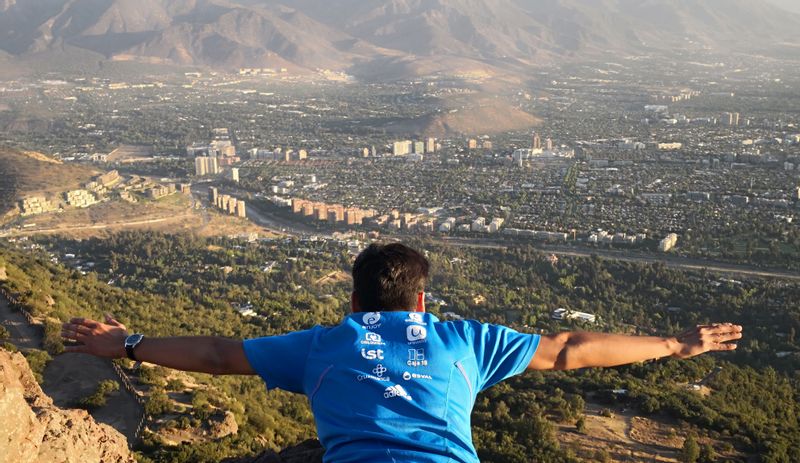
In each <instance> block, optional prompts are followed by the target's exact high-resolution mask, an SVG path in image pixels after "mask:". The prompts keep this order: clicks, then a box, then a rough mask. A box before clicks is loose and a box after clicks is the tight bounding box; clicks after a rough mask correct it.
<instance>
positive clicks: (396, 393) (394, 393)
mask: <svg viewBox="0 0 800 463" xmlns="http://www.w3.org/2000/svg"><path fill="white" fill-rule="evenodd" d="M383 397H384V398H385V399H391V398H392V397H402V398H404V399H406V400H408V401H411V400H413V399H412V398H411V396H410V395H408V392H406V390H405V389H404V388H403V386H401V385H399V384H395V385H393V386H389V387H387V388H386V390H384V391H383Z"/></svg>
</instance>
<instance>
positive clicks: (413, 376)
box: [403, 371, 433, 381]
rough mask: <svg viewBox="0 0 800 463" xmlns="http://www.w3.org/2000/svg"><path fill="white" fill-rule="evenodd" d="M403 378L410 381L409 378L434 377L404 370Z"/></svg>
mask: <svg viewBox="0 0 800 463" xmlns="http://www.w3.org/2000/svg"><path fill="white" fill-rule="evenodd" d="M403 379H404V380H406V381H409V380H412V379H433V378H432V377H431V375H423V374H420V373H409V372H407V371H404V372H403Z"/></svg>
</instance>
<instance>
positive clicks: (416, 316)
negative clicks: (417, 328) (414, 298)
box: [406, 312, 425, 325]
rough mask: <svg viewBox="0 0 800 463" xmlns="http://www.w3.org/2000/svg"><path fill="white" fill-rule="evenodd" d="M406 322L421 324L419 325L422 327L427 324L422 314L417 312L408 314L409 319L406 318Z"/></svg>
mask: <svg viewBox="0 0 800 463" xmlns="http://www.w3.org/2000/svg"><path fill="white" fill-rule="evenodd" d="M406 322H407V323H419V324H422V325H424V324H425V322H424V321H423V320H422V314H421V313H416V312H411V313H410V314H408V318H406Z"/></svg>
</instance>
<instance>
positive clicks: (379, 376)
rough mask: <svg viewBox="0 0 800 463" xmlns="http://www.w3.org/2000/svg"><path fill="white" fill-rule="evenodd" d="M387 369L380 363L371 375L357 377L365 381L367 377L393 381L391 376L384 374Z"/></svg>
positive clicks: (374, 379)
mask: <svg viewBox="0 0 800 463" xmlns="http://www.w3.org/2000/svg"><path fill="white" fill-rule="evenodd" d="M387 370H388V368H386V367H385V366H383V365H382V364H380V363H379V364H377V365H376V366H375V368H373V369H372V374H371V375H358V376H357V377H356V379H357V380H359V381H364V380H367V379H371V380H373V381H391V378H389V377H388V376H383V374H384V373H386V371H387Z"/></svg>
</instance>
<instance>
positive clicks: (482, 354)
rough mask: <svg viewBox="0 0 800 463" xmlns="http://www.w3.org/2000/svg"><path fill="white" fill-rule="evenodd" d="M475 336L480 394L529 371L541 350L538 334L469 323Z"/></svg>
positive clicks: (486, 324) (473, 322)
mask: <svg viewBox="0 0 800 463" xmlns="http://www.w3.org/2000/svg"><path fill="white" fill-rule="evenodd" d="M468 323H469V324H470V326H471V328H472V331H473V336H474V344H473V348H474V350H475V358H476V360H477V362H478V375H479V380H480V382H481V383H480V384H479V386H480V388H479V389H480V390H484V389H487V388H489V387H491V386H493V385H495V384H497V383H499V382H500V381H503V380H504V379H507V378H510V377H512V376H515V375H518V374H520V373H522V372H524V371H525V370H526V369H527V368H528V364H530V363H531V359H532V358H533V354H534V353H535V352H536V349H537V348H538V347H539V339H540V336H539V335H538V334H527V333H519V332H517V331H515V330H513V329H511V328H508V327H506V326H501V325H491V324H488V323H479V322H475V321H469V322H468Z"/></svg>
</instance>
